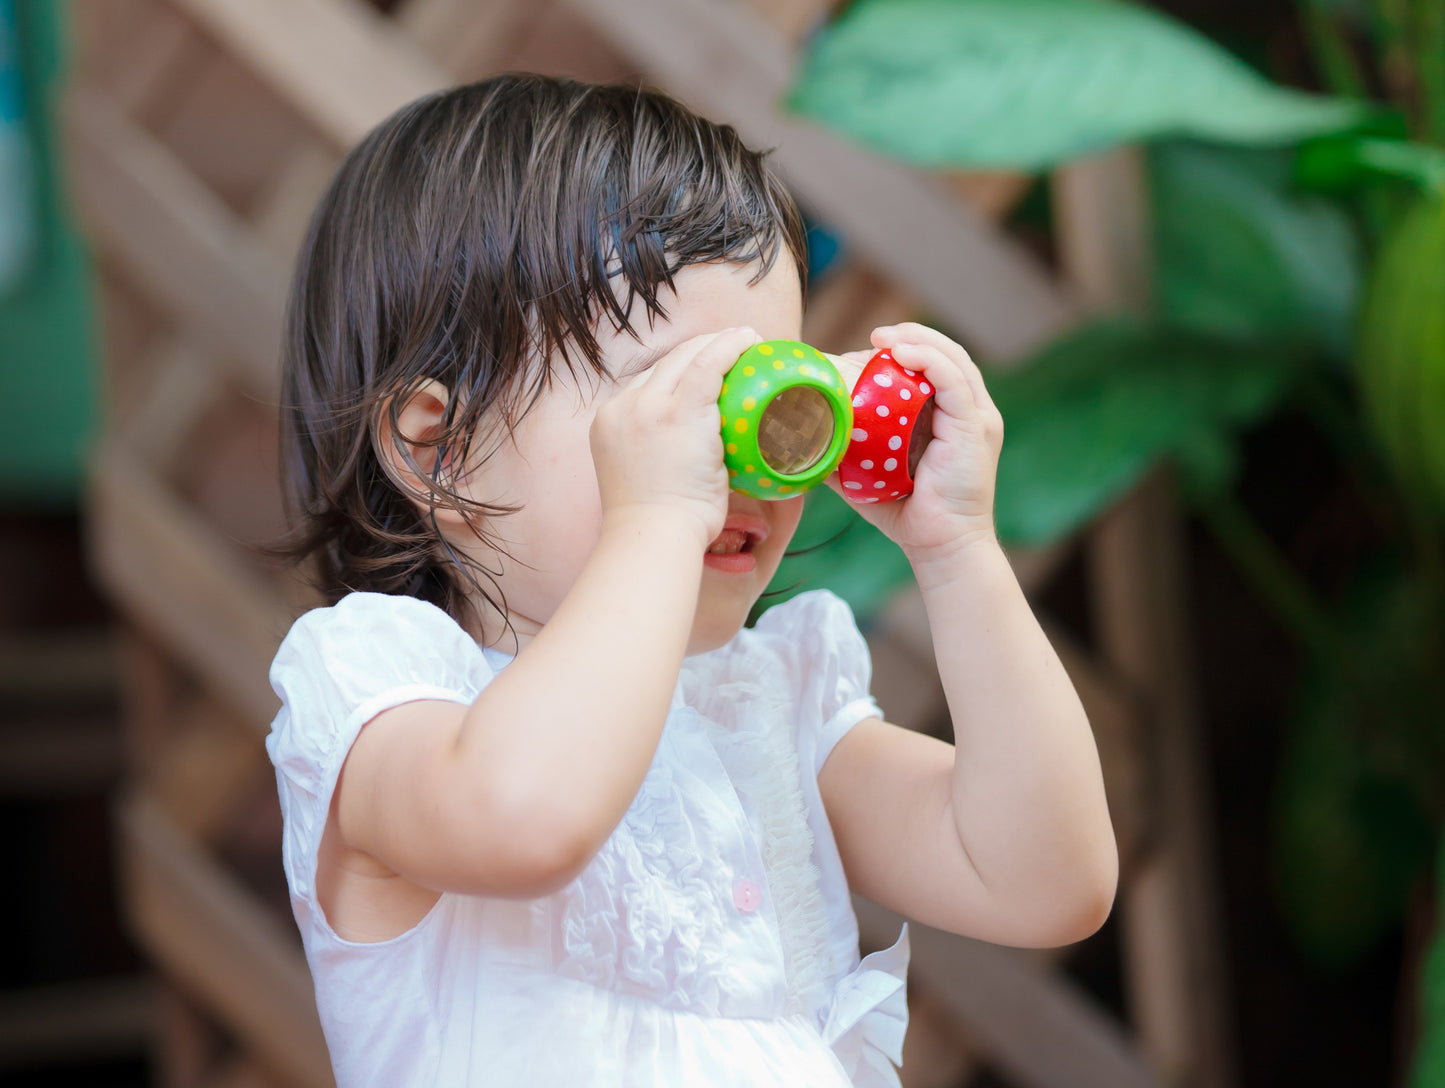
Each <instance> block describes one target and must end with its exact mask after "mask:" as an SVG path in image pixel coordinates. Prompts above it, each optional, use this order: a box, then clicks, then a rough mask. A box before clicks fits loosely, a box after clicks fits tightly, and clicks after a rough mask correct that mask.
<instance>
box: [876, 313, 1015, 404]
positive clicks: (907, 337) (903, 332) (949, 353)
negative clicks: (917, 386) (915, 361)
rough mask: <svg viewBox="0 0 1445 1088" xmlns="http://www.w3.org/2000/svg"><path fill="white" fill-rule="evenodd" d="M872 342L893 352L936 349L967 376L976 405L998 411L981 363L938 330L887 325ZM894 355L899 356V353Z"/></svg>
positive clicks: (908, 324)
mask: <svg viewBox="0 0 1445 1088" xmlns="http://www.w3.org/2000/svg"><path fill="white" fill-rule="evenodd" d="M872 339H873V343H874V345H875V346H876V347H879V348H888V349H890V350H893V349H895V348H903V349H904V351H905V353H907V349H908V345H923V346H927V347H931V348H934V349H935V350H937V351H938V352H939V353H940V354H942V355H943V357H944V358H945V359H946V360H947V361H948V362H949V363H950V364H952V366H953V367H954V368H955V369H956V370H957V371H958V372H959V373H961V374H962V375H963V377H964V380H965V381H966V382H967V383H968V389H969V392H970V393H972V394H973V402H974V404H975V405H977V407H978V409H979V410H980V411H982V412H993V413H996V412H997V411H998V409H997V408H995V407H994V403H993V397H991V396H989V392H988V386H987V385H986V384H985V382H984V380H983V372H982V371H980V370H979V368H978V364H977V363H975V362H974V361H973V358H972V357H971V356H970V355H969V354H968V352H967V351H965V350H964V348H963V346H962V345H961V344H959V343H958V342H957V341H954V340H950V339H949V338H948V337H947V336H945V335H944V334H943V333H941V332H939V331H938V330H937V329H930V328H929V327H928V326H927V325H920V324H918V323H917V322H915V321H905V322H903V323H902V324H899V325H883V326H880V327H879V328H876V329H874V330H873V337H872ZM894 355H895V357H896V356H897V352H896V351H895V352H894ZM901 361H902V360H900V362H901ZM935 376H936V375H935Z"/></svg>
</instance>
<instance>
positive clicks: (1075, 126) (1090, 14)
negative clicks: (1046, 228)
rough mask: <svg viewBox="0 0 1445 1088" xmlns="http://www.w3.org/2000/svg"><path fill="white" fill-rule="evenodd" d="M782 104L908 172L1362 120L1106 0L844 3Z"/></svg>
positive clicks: (1149, 14) (1257, 137) (1267, 140)
mask: <svg viewBox="0 0 1445 1088" xmlns="http://www.w3.org/2000/svg"><path fill="white" fill-rule="evenodd" d="M788 102H789V105H790V106H791V107H792V108H793V109H794V110H796V111H798V112H799V113H802V114H805V115H808V116H811V117H813V118H816V119H817V120H819V121H820V122H822V123H823V124H826V125H828V126H830V127H832V128H836V129H839V130H841V131H843V132H845V133H848V134H849V135H851V136H852V137H853V138H855V139H857V140H858V141H859V142H861V143H863V144H867V145H870V146H872V147H875V148H878V149H879V150H881V151H884V152H886V153H888V154H890V155H894V156H896V157H899V158H903V159H907V160H909V161H912V162H915V163H920V164H924V165H933V166H944V165H955V166H975V167H994V168H1011V169H1019V170H1038V169H1043V168H1046V167H1050V166H1052V165H1054V164H1055V163H1058V162H1061V161H1063V160H1066V159H1069V158H1073V157H1075V156H1077V155H1080V154H1082V153H1086V152H1090V151H1095V150H1098V149H1102V148H1106V147H1110V146H1113V145H1116V144H1119V143H1128V142H1134V141H1139V140H1145V139H1151V138H1154V137H1159V136H1194V137H1199V138H1203V139H1208V140H1215V141H1221V142H1228V143H1243V144H1279V143H1287V142H1292V141H1296V140H1299V139H1301V138H1304V137H1307V136H1313V135H1318V134H1320V133H1325V132H1331V131H1338V130H1341V129H1345V128H1348V127H1350V126H1352V125H1354V124H1357V123H1359V122H1360V121H1362V120H1363V119H1364V118H1365V116H1366V111H1367V107H1364V106H1362V105H1360V104H1358V103H1353V102H1345V101H1342V100H1335V99H1327V98H1320V97H1315V96H1311V95H1306V94H1303V93H1300V92H1297V91H1293V90H1288V89H1285V88H1281V87H1277V86H1275V85H1273V84H1271V83H1269V82H1268V81H1267V80H1265V79H1264V78H1262V77H1261V76H1259V75H1258V74H1256V73H1255V72H1254V70H1253V69H1251V68H1249V67H1248V66H1247V65H1245V64H1244V63H1243V62H1242V61H1239V60H1237V59H1236V58H1235V57H1233V56H1232V55H1230V54H1229V53H1226V52H1225V51H1224V50H1222V49H1220V48H1219V47H1217V46H1215V45H1213V44H1212V43H1211V42H1210V41H1208V39H1206V38H1204V37H1202V36H1200V35H1199V34H1196V33H1194V32H1193V31H1191V30H1189V29H1188V28H1186V27H1184V26H1183V25H1181V24H1179V23H1176V22H1174V21H1172V20H1170V19H1169V18H1167V17H1166V16H1163V15H1161V14H1159V13H1158V12H1155V11H1151V10H1149V9H1148V8H1145V7H1141V6H1138V5H1135V4H1129V3H1122V2H1118V0H858V2H857V3H855V4H853V5H852V6H851V7H850V8H849V9H848V10H847V11H846V12H845V13H844V14H843V16H842V17H841V18H840V19H839V20H838V21H837V22H836V23H834V24H833V25H831V26H829V27H827V28H825V29H824V30H823V31H822V32H821V33H820V34H819V35H818V37H817V38H816V39H815V40H814V42H813V44H812V45H811V47H810V48H809V50H808V53H807V56H806V57H805V59H804V62H803V64H802V66H801V68H800V71H799V74H798V77H797V79H796V82H795V84H794V86H793V88H792V90H791V92H790V94H789V98H788Z"/></svg>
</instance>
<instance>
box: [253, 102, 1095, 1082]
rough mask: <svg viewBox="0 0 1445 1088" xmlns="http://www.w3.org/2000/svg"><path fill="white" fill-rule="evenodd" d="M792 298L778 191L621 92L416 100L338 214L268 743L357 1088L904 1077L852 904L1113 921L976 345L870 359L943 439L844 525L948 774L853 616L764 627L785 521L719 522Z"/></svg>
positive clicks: (729, 516) (792, 312)
mask: <svg viewBox="0 0 1445 1088" xmlns="http://www.w3.org/2000/svg"><path fill="white" fill-rule="evenodd" d="M804 268H805V255H804V243H803V236H802V230H801V227H800V222H799V218H798V214H797V211H796V210H795V208H794V206H793V203H792V201H791V200H790V199H789V197H788V195H787V194H786V192H785V191H784V190H783V188H782V186H781V185H780V184H779V182H778V181H777V180H776V178H775V177H774V176H773V174H772V173H771V172H770V171H769V169H768V168H767V167H766V166H765V164H764V163H763V161H762V158H761V156H760V155H758V154H756V153H754V152H751V151H749V150H748V149H746V148H745V147H744V146H743V145H742V144H741V143H740V141H739V139H738V137H737V134H736V133H735V132H734V131H733V130H732V129H730V128H727V127H720V126H716V125H713V124H710V123H708V122H706V121H704V120H702V119H700V118H698V117H696V116H694V115H693V114H692V113H690V112H689V111H687V110H686V109H685V108H683V107H682V106H681V105H679V104H678V103H676V102H674V101H672V100H670V99H668V98H666V97H665V96H662V95H659V94H654V93H649V92H645V91H640V90H638V89H636V88H624V87H597V86H585V85H580V84H575V83H571V82H567V81H556V80H550V79H543V78H540V77H533V76H506V77H500V78H497V79H493V80H488V81H487V82H484V83H481V84H477V85H474V86H468V87H461V88H457V89H455V90H451V91H448V92H446V93H442V94H437V95H434V96H431V97H429V98H426V99H424V100H422V101H419V102H416V103H414V104H412V105H411V106H408V107H406V108H405V109H403V110H401V111H400V112H398V113H397V114H396V115H394V116H393V117H391V118H390V119H389V120H387V121H385V122H384V123H383V124H382V125H380V126H379V127H378V128H377V129H376V130H375V131H374V132H372V133H371V134H370V135H369V136H368V137H367V138H366V139H365V140H364V141H363V142H362V144H361V145H360V146H359V147H357V148H356V149H355V151H353V152H352V153H351V155H350V156H349V157H348V158H347V159H346V161H345V162H344V163H343V164H342V166H341V168H340V170H339V172H338V174H337V176H336V178H335V179H334V181H333V182H332V184H331V186H330V188H329V190H328V192H327V193H326V195H325V197H324V198H323V199H322V201H321V204H320V206H319V208H318V210H317V212H316V214H315V217H314V219H313V222H312V226H311V229H310V231H309V234H308V237H307V239H306V241H305V244H304V246H303V249H302V252H301V256H300V260H299V267H298V271H297V275H296V280H295V284H294V287H293V290H292V294H291V303H290V310H289V315H288V328H287V338H286V343H285V349H284V366H285V390H286V411H285V416H284V419H283V429H284V447H285V450H284V452H285V455H286V463H287V477H288V479H287V486H288V493H289V495H290V498H291V500H292V507H293V512H294V514H295V515H296V517H297V526H296V531H295V535H294V538H293V540H292V545H291V551H292V553H293V554H294V555H296V556H298V557H304V558H306V559H307V561H308V563H309V564H310V567H311V571H312V573H313V575H314V578H315V581H316V582H317V584H318V585H319V586H320V588H321V590H322V591H323V593H324V594H325V598H326V600H328V601H329V602H330V604H329V607H325V608H318V609H315V610H313V611H310V612H308V613H306V614H305V615H304V616H302V617H301V618H300V619H299V620H297V621H296V623H295V625H294V626H293V627H292V628H291V631H290V633H289V634H288V635H287V636H286V639H285V641H284V642H283V643H282V645H281V648H280V650H279V652H278V653H277V655H276V660H275V663H274V665H273V667H272V670H271V682H272V685H273V686H274V688H275V690H276V692H277V694H278V695H280V697H281V699H282V702H283V706H282V708H281V710H280V712H279V713H278V714H277V716H276V719H275V721H274V723H273V725H272V730H271V734H270V737H269V739H268V741H267V748H268V751H269V752H270V755H271V758H272V760H273V761H274V763H275V765H276V771H277V780H278V783H279V788H280V794H281V803H282V809H283V812H284V814H285V839H284V862H285V869H286V876H287V880H288V882H289V885H290V889H291V902H292V906H293V909H294V911H295V916H296V921H297V924H298V925H299V927H300V929H301V934H302V938H303V940H304V943H305V948H306V955H307V958H308V962H309V963H310V967H311V971H312V975H313V978H314V980H315V984H316V998H317V1005H318V1007H319V1010H320V1014H321V1022H322V1025H323V1027H324V1029H325V1033H326V1039H327V1043H328V1045H329V1047H330V1050H331V1055H332V1060H333V1063H334V1066H335V1071H336V1078H337V1082H338V1084H339V1085H340V1086H341V1088H354V1086H358V1085H376V1086H385V1088H401V1086H409V1085H440V1086H447V1088H452V1086H463V1085H473V1086H481V1085H518V1086H528V1088H537V1086H551V1085H558V1086H560V1085H566V1086H568V1088H575V1086H581V1085H626V1086H634V1085H738V1086H747V1088H759V1086H761V1085H788V1086H792V1088H797V1086H805V1085H808V1086H811V1085H818V1086H825V1085H826V1086H837V1085H848V1084H853V1085H866V1086H877V1085H896V1084H898V1083H899V1082H898V1076H897V1073H896V1071H895V1069H894V1065H895V1064H896V1063H898V1062H899V1061H900V1060H901V1048H902V1041H903V1033H904V1027H905V1025H906V1021H907V1011H906V1006H905V993H904V974H905V968H906V966H907V959H908V944H907V930H906V927H905V929H904V932H903V933H902V934H901V935H900V937H899V939H898V942H897V943H896V944H895V945H894V946H893V947H891V948H889V949H887V950H885V951H882V952H877V953H874V954H873V955H870V956H868V957H867V958H865V959H863V960H862V961H861V962H860V960H859V956H858V934H857V927H856V922H855V919H854V915H853V912H852V908H851V905H850V899H849V893H850V890H852V891H856V892H859V893H861V894H863V895H865V896H868V897H869V898H871V899H873V900H875V901H876V902H878V903H880V904H883V905H885V906H888V907H892V908H894V909H896V910H898V911H900V912H902V913H904V914H905V915H907V916H909V917H911V918H913V919H917V920H918V921H920V922H922V923H924V924H927V925H931V926H937V927H941V928H943V929H947V930H951V931H953V932H956V933H965V934H969V935H971V936H974V937H980V938H983V939H985V940H990V941H997V942H1003V943H1008V944H1016V945H1033V946H1043V945H1055V944H1060V943H1065V942H1069V941H1076V940H1079V939H1081V938H1083V937H1084V936H1086V935H1088V934H1089V933H1092V932H1093V931H1094V930H1095V929H1096V928H1097V927H1098V926H1099V925H1100V924H1101V923H1102V921H1103V920H1104V918H1105V917H1106V915H1107V913H1108V911H1109V907H1110V904H1111V902H1112V898H1113V893H1114V885H1115V874H1116V868H1117V862H1116V856H1115V847H1114V841H1113V835H1112V831H1111V828H1110V824H1109V818H1108V813H1107V810H1106V807H1105V803H1104V792H1103V785H1102V780H1101V776H1100V771H1099V763H1098V757H1097V754H1096V752H1095V749H1094V744H1093V740H1092V737H1091V735H1090V732H1089V727H1088V722H1087V721H1086V719H1085V716H1084V714H1083V711H1082V709H1081V707H1080V705H1079V701H1078V698H1077V697H1076V695H1075V693H1074V690H1073V688H1072V686H1071V685H1070V683H1069V681H1068V679H1067V677H1066V676H1065V674H1064V671H1063V669H1062V668H1061V667H1060V665H1059V661H1058V659H1057V658H1056V657H1055V655H1054V653H1053V651H1052V650H1051V648H1050V646H1049V644H1048V642H1047V641H1046V640H1045V638H1044V636H1043V634H1042V633H1041V632H1040V630H1039V627H1038V625H1037V623H1036V622H1035V620H1034V618H1033V615H1032V613H1031V612H1030V610H1029V607H1028V605H1027V603H1026V602H1025V600H1024V597H1023V595H1022V593H1021V592H1020V590H1019V587H1018V585H1017V583H1016V581H1015V580H1014V577H1013V575H1012V572H1011V571H1010V568H1009V565H1008V563H1007V561H1006V560H1005V557H1004V554H1003V552H1002V551H1001V550H1000V548H999V545H998V543H997V540H996V538H995V535H994V530H993V524H992V502H993V486H994V473H995V465H996V462H997V457H998V452H999V447H1000V443H1001V441H1002V423H1001V421H1000V419H999V416H998V413H997V411H996V410H995V408H994V406H993V404H992V402H991V401H990V399H989V396H988V393H987V391H986V390H985V388H984V385H983V382H982V380H981V378H980V376H979V372H978V370H977V368H976V367H975V366H974V364H973V363H972V362H971V361H970V360H969V358H968V356H967V355H966V354H965V353H964V351H963V350H962V349H961V348H960V347H959V346H958V345H957V344H955V343H953V342H952V341H951V340H949V339H947V338H946V337H944V336H942V335H941V334H939V333H937V332H935V331H933V330H930V329H927V328H923V327H921V326H918V325H911V324H910V325H900V326H897V327H892V328H880V329H877V330H875V331H874V333H873V336H872V340H873V345H874V347H875V348H881V347H887V348H890V349H891V351H892V353H893V355H894V356H895V357H896V359H897V361H898V362H899V364H900V365H902V366H904V367H908V368H910V369H913V370H915V371H918V372H921V373H922V374H924V375H925V376H926V377H927V379H928V381H929V382H930V383H931V384H932V385H933V386H934V387H935V388H936V413H935V415H934V419H933V423H932V427H933V436H934V437H933V441H932V444H931V445H929V446H928V448H927V452H926V454H925V456H924V457H923V460H922V462H921V463H920V464H919V466H918V469H917V473H916V490H915V491H914V493H913V494H912V495H911V496H910V497H908V498H906V499H904V500H902V501H899V502H896V503H888V504H883V503H880V504H876V505H871V506H861V505H860V506H859V507H857V509H858V512H859V515H860V516H861V517H864V518H867V519H868V520H869V521H871V522H872V523H873V524H875V525H877V526H878V527H879V528H880V529H882V531H883V532H885V533H887V534H888V535H889V536H890V537H891V538H892V539H893V540H895V541H896V542H897V543H898V544H899V545H900V546H901V547H902V548H903V550H904V552H905V553H906V554H907V555H908V557H909V559H910V560H911V562H912V564H913V569H914V572H915V573H916V575H917V578H918V582H919V584H920V586H921V587H922V590H923V594H924V597H925V600H926V602H927V606H928V614H929V621H930V624H931V627H932V632H933V637H934V642H935V645H936V649H937V657H938V665H939V669H940V672H941V675H942V679H943V683H944V687H945V689H946V692H947V696H948V704H949V707H950V710H951V713H952V717H953V724H954V731H955V737H956V742H957V747H956V749H955V747H954V746H951V745H948V744H946V743H944V742H942V741H939V740H935V739H933V738H930V737H927V736H924V735H922V734H919V733H915V732H911V731H908V730H905V729H901V728H899V727H897V726H894V725H890V724H888V723H887V722H885V721H884V720H883V714H882V712H881V711H880V710H879V708H878V706H877V705H876V704H875V703H874V701H873V699H872V698H871V697H870V695H869V691H868V685H869V668H870V666H869V660H868V653H867V649H866V646H865V644H864V641H863V639H862V637H861V636H860V635H859V632H858V629H857V627H856V626H855V624H854V621H853V617H852V616H851V614H850V612H849V610H848V608H847V606H846V605H845V604H844V603H843V602H842V601H840V600H839V599H838V598H837V597H835V596H833V595H832V594H830V593H828V592H826V591H824V590H815V591H812V592H807V593H803V594H802V595H800V596H798V597H795V598H794V599H792V600H790V601H788V602H787V603H786V604H781V605H778V606H777V607H776V608H774V609H772V610H771V611H769V612H767V613H766V614H765V615H764V616H763V618H762V619H761V620H760V621H759V622H758V623H757V625H756V626H755V627H753V628H749V629H744V628H743V623H744V620H745V618H746V617H747V615H748V613H749V610H750V609H751V607H752V606H753V604H754V603H755V602H756V601H757V600H758V598H759V596H760V594H761V593H762V592H763V590H764V588H765V587H766V585H767V583H768V580H769V578H770V577H771V575H772V574H773V572H774V570H775V569H776V567H777V564H778V560H779V558H780V557H781V556H782V554H783V552H784V549H785V548H786V547H787V544H788V541H789V539H790V538H791V536H792V534H793V531H794V529H795V528H796V526H797V523H798V517H799V513H800V507H801V502H802V500H801V499H800V498H792V499H789V500H787V501H781V502H762V501H758V500H756V499H752V498H749V497H746V496H744V495H741V494H739V493H736V492H731V491H730V490H729V488H728V476H727V472H726V470H725V469H724V466H723V462H722V453H723V449H722V441H721V437H720V433H719V432H720V415H719V409H718V406H717V401H718V396H719V391H720V387H721V384H722V380H723V375H724V373H725V372H726V371H727V369H728V368H729V367H730V366H731V364H732V362H733V361H734V360H735V359H736V358H737V357H738V355H739V354H740V353H741V352H742V351H743V350H744V349H746V348H747V347H749V346H750V345H752V344H754V343H756V342H758V340H759V339H760V338H763V339H775V338H796V337H797V336H798V335H799V332H800V327H801V320H802V297H803V269H804ZM860 355H862V353H860ZM864 357H866V356H864ZM836 482H837V481H836V479H834V480H833V481H832V484H833V485H836ZM840 493H842V492H841V491H840Z"/></svg>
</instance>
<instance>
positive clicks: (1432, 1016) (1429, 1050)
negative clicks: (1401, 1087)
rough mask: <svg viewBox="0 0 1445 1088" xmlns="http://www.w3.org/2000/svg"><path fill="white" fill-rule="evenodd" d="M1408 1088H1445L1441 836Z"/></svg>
mask: <svg viewBox="0 0 1445 1088" xmlns="http://www.w3.org/2000/svg"><path fill="white" fill-rule="evenodd" d="M1410 1088H1445V835H1442V836H1441V838H1440V849H1439V852H1438V854H1437V856H1436V860H1435V936H1434V937H1433V938H1431V941H1430V945H1429V947H1428V948H1427V949H1426V952H1425V960H1424V968H1423V970H1422V971H1421V978H1420V1041H1419V1043H1418V1045H1417V1046H1416V1048H1415V1057H1414V1062H1413V1068H1412V1069H1411V1072H1410Z"/></svg>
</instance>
